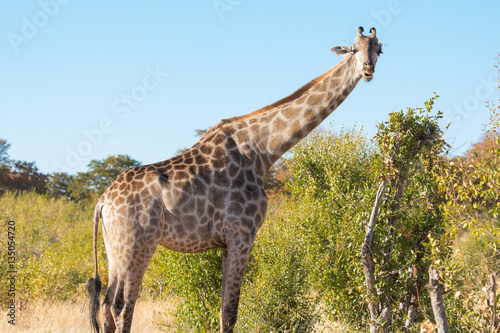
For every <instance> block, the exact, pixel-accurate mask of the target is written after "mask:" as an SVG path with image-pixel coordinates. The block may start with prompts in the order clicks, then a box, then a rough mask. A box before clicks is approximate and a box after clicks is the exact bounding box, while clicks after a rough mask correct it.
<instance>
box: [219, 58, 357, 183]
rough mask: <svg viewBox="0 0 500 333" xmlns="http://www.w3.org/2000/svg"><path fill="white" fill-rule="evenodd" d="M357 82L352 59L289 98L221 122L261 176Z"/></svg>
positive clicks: (308, 131)
mask: <svg viewBox="0 0 500 333" xmlns="http://www.w3.org/2000/svg"><path fill="white" fill-rule="evenodd" d="M360 79H361V72H360V71H359V69H357V68H356V59H355V57H354V56H348V57H347V58H345V59H344V60H343V61H341V62H340V63H339V64H338V65H337V66H335V67H334V68H332V69H330V70H329V71H328V72H326V73H325V74H323V75H321V76H319V77H317V78H316V79H314V80H312V81H311V82H310V83H308V84H307V85H305V86H304V87H302V88H301V89H299V90H297V91H296V92H295V93H293V94H292V95H290V96H288V97H286V98H284V99H282V100H280V101H278V102H276V103H274V104H272V105H269V106H267V107H265V108H262V109H260V110H257V111H254V112H252V113H250V114H247V115H244V116H240V117H234V118H230V119H227V120H225V121H224V123H226V124H228V125H230V124H231V125H233V128H234V129H235V133H234V136H233V137H234V138H235V141H236V144H237V145H238V147H239V149H240V151H241V152H242V153H243V154H244V155H247V156H249V157H250V156H252V155H253V156H254V157H255V158H256V159H257V161H256V168H257V169H258V170H257V171H259V172H262V173H263V174H264V173H266V172H267V170H268V169H269V168H270V167H271V165H272V164H273V163H274V162H275V161H276V160H277V159H278V158H279V157H280V156H281V155H283V154H284V153H285V152H286V151H288V150H289V149H290V148H291V147H293V146H294V145H295V144H297V143H298V142H299V141H300V140H301V139H302V138H304V137H305V136H306V135H307V134H309V133H310V132H311V131H312V130H313V129H315V128H316V127H317V126H318V125H319V124H320V123H321V122H322V121H323V120H324V119H325V118H326V117H328V116H329V115H330V114H331V113H332V112H333V111H334V110H335V109H336V108H337V107H338V106H339V105H340V104H341V103H342V102H343V101H344V100H345V99H346V97H347V96H348V95H349V94H350V93H351V91H352V90H353V89H354V87H356V85H357V84H358V82H359V80H360Z"/></svg>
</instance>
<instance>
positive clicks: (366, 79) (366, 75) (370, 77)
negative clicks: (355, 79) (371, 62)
mask: <svg viewBox="0 0 500 333" xmlns="http://www.w3.org/2000/svg"><path fill="white" fill-rule="evenodd" d="M363 79H364V80H365V81H366V82H369V81H371V79H373V74H371V73H363Z"/></svg>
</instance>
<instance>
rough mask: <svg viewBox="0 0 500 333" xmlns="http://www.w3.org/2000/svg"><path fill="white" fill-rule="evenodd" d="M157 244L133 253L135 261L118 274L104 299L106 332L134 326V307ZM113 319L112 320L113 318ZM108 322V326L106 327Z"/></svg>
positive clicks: (127, 330) (126, 330) (132, 256)
mask: <svg viewBox="0 0 500 333" xmlns="http://www.w3.org/2000/svg"><path fill="white" fill-rule="evenodd" d="M155 249H156V246H155V247H153V248H151V247H150V248H148V250H147V252H146V251H144V250H143V251H140V253H134V252H135V251H134V252H133V253H132V255H131V258H134V259H133V262H127V264H126V265H125V266H123V269H120V270H119V271H120V273H118V274H116V276H115V277H114V280H113V281H110V287H109V288H108V292H107V293H106V298H105V300H104V305H103V308H104V316H105V332H114V330H115V329H116V331H117V332H121V333H128V332H130V328H131V326H132V317H133V315H134V308H135V304H136V301H137V296H138V295H139V289H140V286H141V283H142V278H143V276H144V272H145V271H146V268H147V267H148V265H149V262H150V260H151V257H152V256H153V254H154V251H155ZM111 319H112V320H111ZM106 323H108V327H106Z"/></svg>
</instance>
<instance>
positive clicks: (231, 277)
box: [220, 234, 255, 333]
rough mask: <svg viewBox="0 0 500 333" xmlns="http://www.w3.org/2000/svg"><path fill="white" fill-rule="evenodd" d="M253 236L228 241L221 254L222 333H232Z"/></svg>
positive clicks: (248, 235)
mask: <svg viewBox="0 0 500 333" xmlns="http://www.w3.org/2000/svg"><path fill="white" fill-rule="evenodd" d="M254 239H255V235H250V234H247V235H243V236H239V237H236V238H234V239H231V240H230V244H229V246H228V248H227V249H225V250H223V252H222V304H221V312H220V325H221V332H222V333H232V332H233V329H234V326H235V325H236V318H237V316H238V303H239V300H240V290H241V283H242V281H243V274H244V273H245V268H246V266H247V263H248V259H249V258H250V252H251V251H252V247H253V242H254Z"/></svg>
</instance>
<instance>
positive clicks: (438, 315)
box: [429, 266, 450, 333]
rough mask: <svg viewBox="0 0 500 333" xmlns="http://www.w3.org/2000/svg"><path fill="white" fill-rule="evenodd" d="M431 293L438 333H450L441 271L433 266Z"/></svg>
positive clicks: (431, 268) (431, 269)
mask: <svg viewBox="0 0 500 333" xmlns="http://www.w3.org/2000/svg"><path fill="white" fill-rule="evenodd" d="M429 292H430V295H431V304H432V312H434V319H435V320H436V325H437V327H438V333H449V332H450V330H449V328H448V320H447V319H446V311H445V309H444V303H443V285H442V284H441V276H440V274H439V271H438V270H437V269H436V268H434V267H433V266H431V267H430V268H429Z"/></svg>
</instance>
